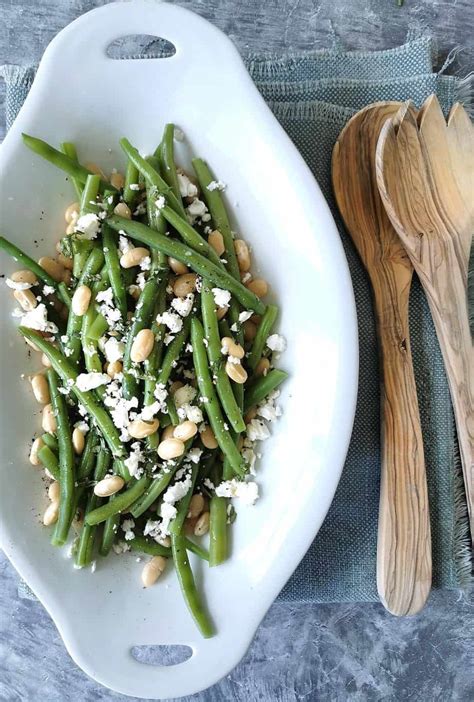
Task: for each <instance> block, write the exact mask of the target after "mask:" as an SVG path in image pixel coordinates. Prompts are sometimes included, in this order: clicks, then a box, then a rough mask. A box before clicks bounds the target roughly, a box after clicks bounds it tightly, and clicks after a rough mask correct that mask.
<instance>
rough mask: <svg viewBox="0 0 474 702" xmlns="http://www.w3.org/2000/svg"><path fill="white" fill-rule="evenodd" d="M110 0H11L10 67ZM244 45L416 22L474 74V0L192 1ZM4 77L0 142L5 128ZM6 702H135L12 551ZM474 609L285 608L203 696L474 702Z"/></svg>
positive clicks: (384, 38) (5, 608)
mask: <svg viewBox="0 0 474 702" xmlns="http://www.w3.org/2000/svg"><path fill="white" fill-rule="evenodd" d="M105 2H106V0H59V1H55V0H30V1H27V0H0V64H2V63H22V64H25V63H33V62H36V61H38V60H39V58H40V57H41V54H42V52H43V51H44V48H45V47H46V45H47V43H48V42H49V40H50V39H51V38H52V37H53V36H54V35H55V34H56V32H57V31H58V30H60V29H61V28H62V27H63V26H64V25H66V24H67V23H68V22H70V21H71V20H72V19H74V18H75V17H77V16H78V15H79V14H81V13H83V12H85V11H87V10H89V9H91V8H93V7H96V6H99V5H103V4H105ZM179 4H181V5H183V6H185V7H188V8H191V9H193V10H195V11H197V12H199V13H200V14H202V15H203V16H205V17H206V18H208V19H209V20H211V21H212V22H214V23H215V24H216V25H218V26H219V27H220V28H221V29H223V30H224V31H225V32H226V33H227V34H228V35H229V36H231V37H232V39H233V40H234V42H235V43H236V44H237V46H238V47H239V48H240V49H241V50H248V49H252V50H262V51H263V50H275V51H276V50H285V49H286V50H291V49H301V48H310V47H314V46H317V47H325V46H329V45H330V43H331V38H330V34H331V31H332V30H334V32H335V33H336V35H337V36H338V37H339V38H340V39H341V40H342V42H343V43H344V45H345V46H347V47H349V48H357V49H382V48H386V47H391V46H396V45H397V44H399V43H401V42H402V41H403V39H404V37H405V35H406V32H407V28H408V27H409V26H410V25H413V23H417V24H419V25H425V26H429V27H430V28H431V29H432V31H433V32H434V33H435V35H437V37H438V39H439V50H440V61H442V60H443V58H444V57H445V56H446V54H447V53H448V51H449V50H450V49H451V48H453V47H454V46H464V47H465V50H464V51H463V52H462V53H461V55H460V57H459V63H458V67H459V68H460V70H463V71H464V72H466V70H467V69H469V67H470V68H471V69H472V65H473V57H474V46H473V43H472V27H473V21H474V6H473V4H472V2H471V0H406V2H405V6H404V7H403V8H399V7H397V5H396V2H395V0H267V1H265V0H184V1H182V2H180V3H179ZM3 99H4V92H3V86H2V85H1V84H0V137H1V135H2V134H3V131H2V129H3V123H2V117H3V109H2V101H3ZM0 574H1V585H0V700H2V701H5V702H17V701H18V702H20V701H21V702H36V701H37V700H47V701H48V702H99V701H101V702H102V701H107V702H109V701H114V702H115V701H118V700H126V699H128V698H125V697H123V696H121V695H116V694H114V693H111V692H110V691H108V690H106V689H104V688H103V687H101V686H100V685H97V684H96V683H95V682H94V681H92V680H90V679H89V678H88V677H87V676H86V675H84V673H82V671H81V670H79V669H78V668H77V666H76V665H75V664H74V663H73V662H72V661H71V659H70V658H69V656H68V654H67V653H66V651H65V649H64V646H63V645H62V643H61V640H60V638H59V636H58V634H57V631H56V629H55V627H54V625H53V623H52V622H51V620H50V618H49V616H48V615H47V614H46V612H45V611H44V609H43V608H42V606H41V605H40V604H39V603H38V602H36V601H31V600H29V599H25V598H21V597H19V596H18V591H17V588H18V576H17V575H16V573H15V571H14V570H13V568H12V567H11V566H10V564H9V563H8V562H7V561H6V559H5V558H4V557H3V556H2V555H0ZM473 631H474V607H473V603H472V602H469V601H467V600H465V599H464V598H461V597H460V596H458V595H457V594H456V593H450V592H437V593H435V594H433V595H432V596H431V598H430V601H429V603H428V606H427V607H426V608H425V610H424V611H423V612H422V613H421V614H420V615H418V616H417V617H413V618H407V619H402V620H399V619H395V618H393V617H391V616H390V615H389V614H387V613H386V612H385V611H384V610H383V608H382V607H381V606H380V605H375V604H334V605H305V604H292V605H289V604H275V605H273V607H272V608H271V609H270V611H269V613H268V615H267V617H266V618H265V620H264V622H263V623H262V625H261V627H260V629H259V630H258V632H257V635H256V637H255V640H254V641H253V643H252V645H251V647H250V650H249V652H248V653H247V655H246V656H245V658H244V659H243V661H242V662H241V664H240V665H239V666H238V667H237V668H236V669H235V670H234V671H233V672H232V673H231V674H230V675H229V676H228V677H227V678H226V679H225V680H223V681H222V682H221V683H219V684H218V685H216V686H214V687H213V688H211V689H210V690H208V691H206V692H204V693H201V694H200V695H195V696H193V697H192V698H188V699H189V700H193V702H223V701H225V702H227V701H228V702H257V700H260V701H265V702H296V701H297V700H306V701H308V702H309V701H313V700H314V701H318V702H339V701H341V702H345V701H346V700H350V701H351V702H352V701H361V702H365V701H366V700H367V701H371V700H374V701H375V700H376V701H378V700H397V702H405V701H409V700H416V701H417V702H451V701H453V702H457V701H461V702H464V701H466V702H467V700H472V699H474V675H473V665H472V663H473V660H474V645H473Z"/></svg>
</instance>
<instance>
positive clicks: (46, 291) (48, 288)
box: [43, 285, 55, 297]
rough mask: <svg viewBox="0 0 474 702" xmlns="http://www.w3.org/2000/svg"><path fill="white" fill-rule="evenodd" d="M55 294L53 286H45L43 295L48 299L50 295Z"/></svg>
mask: <svg viewBox="0 0 474 702" xmlns="http://www.w3.org/2000/svg"><path fill="white" fill-rule="evenodd" d="M54 293H55V290H54V288H53V286H52V285H44V286H43V295H46V297H47V296H48V295H54Z"/></svg>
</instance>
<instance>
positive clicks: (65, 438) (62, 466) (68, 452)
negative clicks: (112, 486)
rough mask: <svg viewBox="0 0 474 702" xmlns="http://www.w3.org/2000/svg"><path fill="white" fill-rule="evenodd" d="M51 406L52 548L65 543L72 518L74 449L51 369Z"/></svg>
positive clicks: (60, 397)
mask: <svg viewBox="0 0 474 702" xmlns="http://www.w3.org/2000/svg"><path fill="white" fill-rule="evenodd" d="M47 376H48V383H49V393H50V395H51V405H52V408H53V412H54V415H55V417H56V422H57V426H58V429H57V435H58V449H59V485H60V497H59V518H58V521H57V524H56V528H55V530H54V534H53V538H52V540H51V542H52V544H53V545H54V546H62V545H63V544H65V543H66V540H67V537H68V534H69V529H70V527H71V522H72V520H73V517H74V493H75V487H74V449H73V446H72V438H71V428H70V424H69V417H68V412H67V405H66V401H65V399H64V395H61V393H60V392H59V389H58V375H57V374H56V371H55V370H53V368H48V371H47Z"/></svg>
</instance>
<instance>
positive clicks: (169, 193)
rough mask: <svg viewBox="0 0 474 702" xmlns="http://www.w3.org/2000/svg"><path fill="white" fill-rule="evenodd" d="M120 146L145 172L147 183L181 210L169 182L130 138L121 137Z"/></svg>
mask: <svg viewBox="0 0 474 702" xmlns="http://www.w3.org/2000/svg"><path fill="white" fill-rule="evenodd" d="M120 146H121V147H122V149H123V150H124V152H125V153H126V154H127V156H128V158H129V159H130V161H132V163H133V164H134V165H135V166H136V167H137V168H138V170H139V171H140V173H142V174H143V176H144V177H145V180H146V182H147V184H149V185H151V186H153V187H155V188H156V189H157V194H158V193H159V194H160V195H163V196H165V197H166V198H167V199H168V201H169V203H170V204H171V207H172V208H173V209H174V210H176V212H179V211H180V206H181V205H180V201H179V200H178V199H177V197H176V196H175V194H174V193H173V190H172V189H171V188H170V187H169V185H168V184H167V182H166V181H165V180H163V178H162V177H161V176H160V174H159V173H158V171H156V170H155V169H154V168H153V166H152V165H151V164H150V163H148V161H147V160H146V159H145V158H143V156H140V154H139V153H138V150H137V149H136V148H135V147H134V146H132V145H131V143H130V142H129V141H128V139H125V137H123V138H122V139H120Z"/></svg>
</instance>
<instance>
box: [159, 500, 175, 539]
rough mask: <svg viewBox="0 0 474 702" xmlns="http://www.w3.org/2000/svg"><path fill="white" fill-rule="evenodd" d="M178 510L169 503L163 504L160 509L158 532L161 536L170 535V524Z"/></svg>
mask: <svg viewBox="0 0 474 702" xmlns="http://www.w3.org/2000/svg"><path fill="white" fill-rule="evenodd" d="M177 513H178V510H177V509H176V507H175V506H174V504H172V503H171V502H163V503H162V505H161V508H160V516H161V524H160V531H161V534H162V536H168V534H169V533H170V529H169V527H170V523H171V522H172V521H173V519H174V518H175V517H176V515H177Z"/></svg>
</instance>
